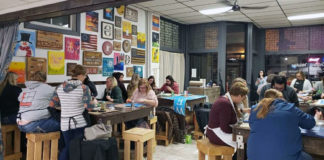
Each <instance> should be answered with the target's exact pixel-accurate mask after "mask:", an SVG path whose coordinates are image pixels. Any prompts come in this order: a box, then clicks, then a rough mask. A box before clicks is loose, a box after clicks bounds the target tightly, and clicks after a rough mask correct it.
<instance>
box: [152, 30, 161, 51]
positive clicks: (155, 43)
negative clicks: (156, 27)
mask: <svg viewBox="0 0 324 160" xmlns="http://www.w3.org/2000/svg"><path fill="white" fill-rule="evenodd" d="M152 46H153V47H160V42H159V34H158V33H155V32H153V33H152Z"/></svg>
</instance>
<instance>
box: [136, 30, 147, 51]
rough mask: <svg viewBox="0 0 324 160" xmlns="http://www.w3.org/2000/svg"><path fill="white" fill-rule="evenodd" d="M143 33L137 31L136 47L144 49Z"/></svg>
mask: <svg viewBox="0 0 324 160" xmlns="http://www.w3.org/2000/svg"><path fill="white" fill-rule="evenodd" d="M145 41H146V38H145V33H141V32H137V48H142V49H145Z"/></svg>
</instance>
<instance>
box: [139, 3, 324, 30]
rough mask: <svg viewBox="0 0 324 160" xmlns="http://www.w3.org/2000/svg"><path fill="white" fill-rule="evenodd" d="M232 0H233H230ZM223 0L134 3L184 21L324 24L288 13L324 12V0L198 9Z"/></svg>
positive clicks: (263, 25)
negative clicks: (211, 12) (216, 10)
mask: <svg viewBox="0 0 324 160" xmlns="http://www.w3.org/2000/svg"><path fill="white" fill-rule="evenodd" d="M229 1H230V2H233V0H229ZM222 2H224V0H153V1H148V2H142V3H137V4H133V6H136V7H139V8H142V9H144V10H148V11H151V12H154V13H157V14H160V15H162V16H163V17H165V18H168V19H171V20H174V21H176V22H179V23H183V24H197V23H205V22H215V21H237V22H253V23H254V24H255V25H256V26H258V27H260V28H277V27H291V26H301V25H316V24H324V18H321V19H313V20H300V21H289V20H288V19H287V16H294V15H302V14H311V13H319V12H322V13H323V12H324V0H238V4H239V5H240V6H269V7H268V8H266V9H260V10H244V9H241V11H236V12H226V13H223V14H217V15H209V16H206V15H203V14H201V13H199V10H203V9H211V8H219V7H224V6H226V4H224V3H222Z"/></svg>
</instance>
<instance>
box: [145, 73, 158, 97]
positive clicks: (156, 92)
mask: <svg viewBox="0 0 324 160" xmlns="http://www.w3.org/2000/svg"><path fill="white" fill-rule="evenodd" d="M148 83H149V84H150V86H151V88H152V90H153V91H154V92H155V94H158V93H159V88H158V87H157V86H156V84H155V78H154V76H150V77H149V78H148Z"/></svg>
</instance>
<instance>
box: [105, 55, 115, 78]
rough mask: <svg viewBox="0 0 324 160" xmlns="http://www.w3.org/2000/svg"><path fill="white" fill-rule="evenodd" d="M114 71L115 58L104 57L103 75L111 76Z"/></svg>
mask: <svg viewBox="0 0 324 160" xmlns="http://www.w3.org/2000/svg"><path fill="white" fill-rule="evenodd" d="M113 72H114V59H113V58H103V59H102V76H111V75H112V73H113Z"/></svg>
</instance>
